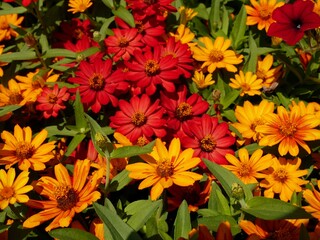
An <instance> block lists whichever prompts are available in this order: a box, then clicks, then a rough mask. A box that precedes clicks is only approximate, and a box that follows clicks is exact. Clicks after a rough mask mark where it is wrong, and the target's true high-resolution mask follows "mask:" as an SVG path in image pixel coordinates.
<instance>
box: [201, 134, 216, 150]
mask: <svg viewBox="0 0 320 240" xmlns="http://www.w3.org/2000/svg"><path fill="white" fill-rule="evenodd" d="M215 147H216V141H215V140H213V139H212V136H211V135H207V136H205V137H204V138H203V139H201V141H200V148H201V150H202V151H204V152H212V151H213V150H214V148H215Z"/></svg>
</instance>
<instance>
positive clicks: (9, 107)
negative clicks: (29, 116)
mask: <svg viewBox="0 0 320 240" xmlns="http://www.w3.org/2000/svg"><path fill="white" fill-rule="evenodd" d="M21 107H22V106H20V105H7V106H4V107H0V117H2V116H4V115H6V114H8V113H10V112H13V111H15V110H17V109H19V108H21Z"/></svg>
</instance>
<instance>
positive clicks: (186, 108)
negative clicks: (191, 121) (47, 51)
mask: <svg viewBox="0 0 320 240" xmlns="http://www.w3.org/2000/svg"><path fill="white" fill-rule="evenodd" d="M191 114H192V106H190V104H188V103H186V102H183V103H180V104H179V106H178V107H177V109H176V116H177V118H178V119H179V120H181V121H183V120H186V118H188V117H189V116H190V115H191Z"/></svg>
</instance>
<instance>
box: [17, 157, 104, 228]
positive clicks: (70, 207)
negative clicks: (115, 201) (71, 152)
mask: <svg viewBox="0 0 320 240" xmlns="http://www.w3.org/2000/svg"><path fill="white" fill-rule="evenodd" d="M89 171H90V160H88V159H86V160H77V161H76V163H75V165H74V171H73V177H70V176H69V173H68V170H67V169H66V167H65V166H63V165H62V164H61V163H60V164H58V165H56V166H55V167H54V175H55V178H52V177H48V176H44V177H41V178H40V179H39V181H38V182H37V183H36V185H35V191H36V192H37V193H39V194H40V195H42V196H44V197H46V198H48V200H43V201H41V200H29V201H28V202H27V205H28V206H29V207H31V208H36V209H44V210H42V211H40V212H39V213H36V214H34V215H32V216H31V217H29V218H28V219H27V220H26V221H24V223H23V227H25V228H34V227H36V226H38V225H40V224H42V223H44V222H46V221H48V220H50V219H53V221H52V222H51V223H50V224H49V225H48V226H47V227H46V228H45V230H46V231H51V229H54V228H58V227H68V226H69V225H70V223H71V221H72V219H73V217H74V215H75V214H76V213H80V212H82V211H83V210H84V209H86V208H87V207H88V205H90V204H92V203H93V202H95V201H97V200H98V199H99V198H100V196H101V193H100V192H98V191H97V190H96V189H97V187H98V185H99V184H100V180H101V177H102V170H101V171H98V172H96V173H95V174H93V175H92V176H89Z"/></svg>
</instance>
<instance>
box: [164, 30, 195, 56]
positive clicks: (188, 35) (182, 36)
mask: <svg viewBox="0 0 320 240" xmlns="http://www.w3.org/2000/svg"><path fill="white" fill-rule="evenodd" d="M169 35H170V36H173V37H174V38H175V40H176V42H177V41H180V42H181V43H182V44H188V46H189V47H190V48H191V50H192V47H194V46H195V45H197V43H194V42H192V40H193V39H194V36H195V35H194V33H193V32H191V30H190V29H189V28H187V27H186V26H185V25H184V24H180V25H179V27H178V28H177V32H176V34H174V33H169Z"/></svg>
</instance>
